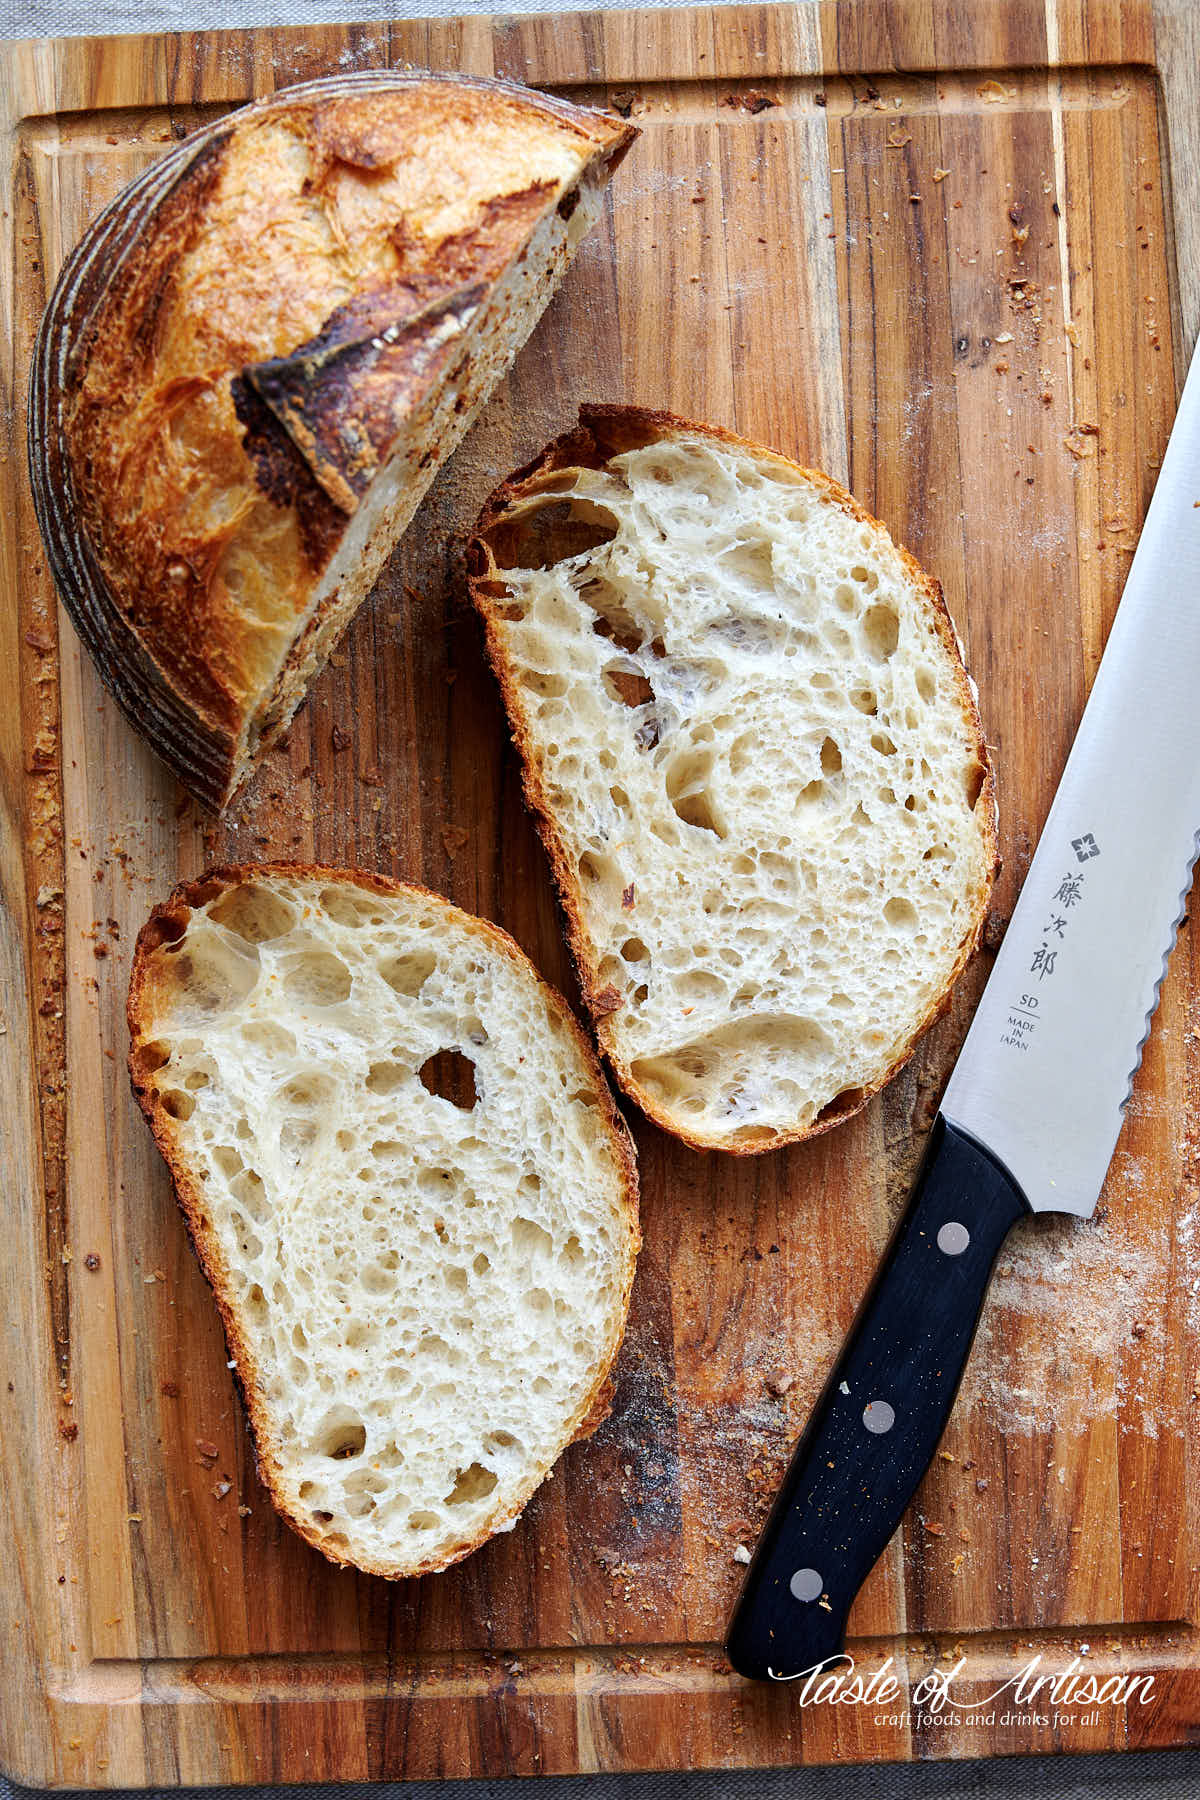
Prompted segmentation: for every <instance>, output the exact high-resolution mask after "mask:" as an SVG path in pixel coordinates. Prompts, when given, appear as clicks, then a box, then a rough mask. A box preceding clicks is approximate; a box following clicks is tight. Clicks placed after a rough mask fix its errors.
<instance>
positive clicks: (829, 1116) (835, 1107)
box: [813, 1087, 865, 1125]
mask: <svg viewBox="0 0 1200 1800" xmlns="http://www.w3.org/2000/svg"><path fill="white" fill-rule="evenodd" d="M864 1097H865V1090H864V1089H863V1088H860V1087H850V1088H843V1089H842V1091H841V1093H840V1094H835V1095H834V1097H833V1099H832V1100H830V1101H829V1102H828V1103H827V1104H826V1105H825V1106H823V1107H822V1108H821V1110H820V1112H819V1113H818V1114H817V1116H816V1118H815V1119H814V1120H813V1123H814V1125H817V1124H820V1125H825V1124H829V1123H831V1122H832V1121H833V1120H834V1119H844V1118H845V1117H846V1115H847V1114H848V1113H852V1112H857V1110H858V1108H859V1107H860V1106H861V1105H862V1103H863V1099H864Z"/></svg>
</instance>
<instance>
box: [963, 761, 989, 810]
mask: <svg viewBox="0 0 1200 1800" xmlns="http://www.w3.org/2000/svg"><path fill="white" fill-rule="evenodd" d="M986 779H987V770H986V769H985V768H984V766H983V764H982V763H980V762H973V763H970V764H969V765H968V767H967V805H968V806H969V807H971V808H972V810H974V808H975V807H976V806H978V804H979V796H980V794H982V792H983V784H984V782H985V780H986Z"/></svg>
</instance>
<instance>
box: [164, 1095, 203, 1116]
mask: <svg viewBox="0 0 1200 1800" xmlns="http://www.w3.org/2000/svg"><path fill="white" fill-rule="evenodd" d="M159 1099H160V1101H161V1102H162V1109H163V1111H164V1112H165V1113H169V1114H170V1116H171V1118H173V1119H190V1118H191V1116H192V1114H193V1113H194V1112H195V1110H196V1102H195V1101H194V1100H193V1099H192V1096H191V1095H190V1094H185V1093H184V1091H183V1089H182V1088H168V1089H167V1090H166V1092H165V1093H163V1094H160V1095H159Z"/></svg>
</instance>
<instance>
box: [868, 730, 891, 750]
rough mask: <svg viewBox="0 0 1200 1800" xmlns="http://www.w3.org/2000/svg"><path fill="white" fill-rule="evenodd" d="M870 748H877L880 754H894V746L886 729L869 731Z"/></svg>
mask: <svg viewBox="0 0 1200 1800" xmlns="http://www.w3.org/2000/svg"><path fill="white" fill-rule="evenodd" d="M871 748H872V750H877V751H878V752H879V754H880V756H895V754H896V746H895V744H894V743H893V742H892V740H891V738H890V736H889V735H888V733H887V732H886V731H873V732H872V733H871Z"/></svg>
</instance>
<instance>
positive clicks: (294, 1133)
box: [279, 1119, 318, 1163]
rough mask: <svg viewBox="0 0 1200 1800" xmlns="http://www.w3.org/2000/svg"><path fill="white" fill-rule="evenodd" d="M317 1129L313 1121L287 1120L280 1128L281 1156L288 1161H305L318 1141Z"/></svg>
mask: <svg viewBox="0 0 1200 1800" xmlns="http://www.w3.org/2000/svg"><path fill="white" fill-rule="evenodd" d="M317 1136H318V1132H317V1127H316V1125H315V1124H314V1122H313V1121H312V1119H285V1120H284V1122H283V1124H282V1125H281V1126H280V1128H279V1154H280V1156H282V1157H284V1158H285V1159H286V1160H288V1161H290V1162H293V1163H298V1162H301V1161H303V1159H304V1157H305V1155H306V1154H307V1153H308V1151H310V1150H311V1149H312V1147H313V1145H314V1144H315V1143H316V1141H317Z"/></svg>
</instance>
